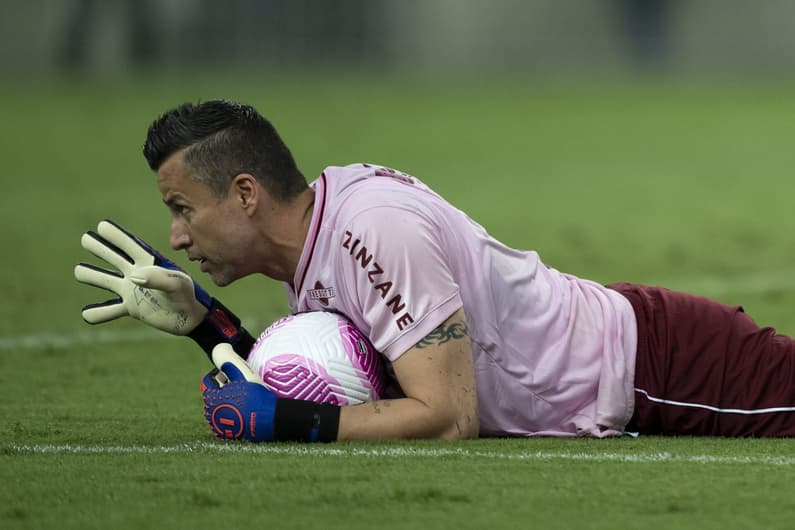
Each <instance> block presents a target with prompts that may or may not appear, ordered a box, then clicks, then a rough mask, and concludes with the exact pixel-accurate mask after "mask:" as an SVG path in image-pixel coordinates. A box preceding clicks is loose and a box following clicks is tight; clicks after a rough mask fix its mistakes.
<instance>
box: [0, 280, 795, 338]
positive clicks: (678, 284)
mask: <svg viewBox="0 0 795 530" xmlns="http://www.w3.org/2000/svg"><path fill="white" fill-rule="evenodd" d="M641 283H647V284H649V285H662V286H664V287H668V288H670V289H675V290H679V291H685V292H688V293H693V294H700V295H703V296H711V297H723V296H726V295H729V294H732V295H735V294H739V295H743V294H749V295H750V294H759V293H764V292H771V291H788V290H795V270H790V271H767V272H760V273H754V274H746V275H743V276H715V277H701V278H695V277H694V278H678V279H670V280H665V281H659V282H658V281H648V282H641ZM733 303H741V301H733ZM252 322H256V319H253V318H248V319H244V325H246V326H250V325H251V323H252ZM250 330H252V332H253V328H250ZM170 338H172V337H171V336H170V335H168V334H167V333H159V332H157V331H155V330H152V329H150V328H146V327H144V328H142V329H141V330H125V331H115V330H110V329H94V328H88V327H87V328H85V329H83V330H80V331H75V332H72V333H39V334H33V335H23V336H19V337H0V351H7V350H36V349H44V348H47V349H64V348H71V347H74V346H80V345H81V344H113V343H120V342H149V341H159V340H166V339H170Z"/></svg>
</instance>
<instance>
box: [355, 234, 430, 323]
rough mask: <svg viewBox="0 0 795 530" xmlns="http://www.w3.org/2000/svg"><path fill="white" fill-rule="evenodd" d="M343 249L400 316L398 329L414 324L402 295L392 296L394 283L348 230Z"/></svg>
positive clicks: (391, 308) (359, 240) (395, 313)
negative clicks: (385, 275)
mask: <svg viewBox="0 0 795 530" xmlns="http://www.w3.org/2000/svg"><path fill="white" fill-rule="evenodd" d="M342 248H344V249H346V250H347V251H348V254H350V255H351V257H353V259H354V261H355V262H356V263H357V264H358V265H359V266H360V267H361V268H362V270H363V271H364V272H365V273H366V274H367V279H368V280H369V281H370V283H371V284H372V286H373V289H375V290H376V291H378V294H380V295H381V298H382V299H383V300H384V303H385V304H386V307H387V308H389V309H390V310H391V311H392V314H393V315H399V316H397V318H396V319H395V324H396V325H397V327H398V329H399V330H401V331H402V330H403V329H404V328H405V327H406V326H408V325H409V324H411V323H412V322H414V318H413V317H412V316H411V314H409V312H408V311H406V310H405V309H406V302H404V301H403V297H402V296H401V295H400V293H395V294H394V295H391V291H392V290H393V287H394V283H393V282H392V281H391V280H388V279H386V278H384V269H383V268H381V265H379V264H378V262H377V261H376V260H375V259H373V254H371V253H368V252H367V247H366V246H364V245H363V244H362V241H361V239H353V234H352V233H351V232H349V231H347V230H346V231H345V237H344V238H343V241H342Z"/></svg>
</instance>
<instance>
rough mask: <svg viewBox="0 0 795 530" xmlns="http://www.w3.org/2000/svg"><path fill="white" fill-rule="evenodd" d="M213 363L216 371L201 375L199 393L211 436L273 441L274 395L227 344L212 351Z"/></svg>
mask: <svg viewBox="0 0 795 530" xmlns="http://www.w3.org/2000/svg"><path fill="white" fill-rule="evenodd" d="M212 360H213V363H214V364H215V366H216V367H217V370H213V371H212V372H210V373H208V374H207V375H205V376H204V378H203V379H202V384H201V390H202V398H203V399H204V418H205V419H206V420H207V423H208V424H209V425H210V429H211V430H212V431H213V434H215V436H216V437H218V438H220V439H223V440H240V439H244V440H249V441H252V442H270V441H272V440H273V438H274V418H275V414H276V401H277V397H276V394H274V393H273V392H271V391H270V390H268V389H267V388H266V387H265V385H263V384H262V380H261V379H260V378H259V376H257V374H255V373H254V372H253V371H252V370H251V368H249V366H248V364H246V362H245V361H244V360H243V359H241V358H240V357H238V355H237V354H236V353H235V351H234V350H233V349H232V347H231V346H230V345H229V344H219V345H217V346H216V347H215V348H213V352H212Z"/></svg>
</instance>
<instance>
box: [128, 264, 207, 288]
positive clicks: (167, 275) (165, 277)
mask: <svg viewBox="0 0 795 530" xmlns="http://www.w3.org/2000/svg"><path fill="white" fill-rule="evenodd" d="M128 278H129V279H130V281H131V282H133V283H134V284H136V285H139V286H141V287H147V288H149V289H157V290H159V291H166V292H169V293H173V292H176V291H179V290H182V289H185V290H186V291H188V292H191V291H193V280H191V278H190V276H188V275H187V274H185V273H184V272H182V271H177V270H173V269H165V268H163V267H158V266H157V265H149V266H146V267H137V268H135V269H133V270H131V271H130V273H129V275H128Z"/></svg>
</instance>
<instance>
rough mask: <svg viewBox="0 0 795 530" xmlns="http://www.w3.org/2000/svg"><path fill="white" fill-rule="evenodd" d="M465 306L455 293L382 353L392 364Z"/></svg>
mask: <svg viewBox="0 0 795 530" xmlns="http://www.w3.org/2000/svg"><path fill="white" fill-rule="evenodd" d="M463 306H464V303H463V301H462V300H461V296H460V295H459V293H458V292H456V293H453V294H452V295H451V296H450V297H449V298H447V299H446V300H444V301H443V302H442V303H440V304H439V305H437V306H436V307H435V308H433V309H432V310H431V311H429V312H428V313H426V314H425V316H423V317H422V318H421V319H420V320H418V321H417V322H416V324H415V326H414V327H412V328H411V330H410V331H409V332H408V333H404V334H403V335H401V336H400V337H398V338H397V339H395V341H394V342H392V343H391V344H389V345H387V346H386V347H385V348H384V349H383V351H382V352H381V353H382V354H383V355H384V356H385V357H386V358H387V359H389V360H390V361H391V362H394V361H396V360H397V359H399V358H400V357H401V356H402V355H403V354H404V353H406V352H407V351H409V350H410V349H411V348H413V347H414V346H415V345H416V344H417V343H418V342H419V341H421V340H422V339H423V338H425V337H426V336H427V335H428V334H429V333H430V332H431V331H433V330H434V329H436V328H437V327H438V326H439V325H440V324H441V323H442V322H444V321H445V320H447V319H448V318H449V317H450V315H452V314H453V313H455V312H456V311H458V310H459V309H461V308H462V307H463Z"/></svg>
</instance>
